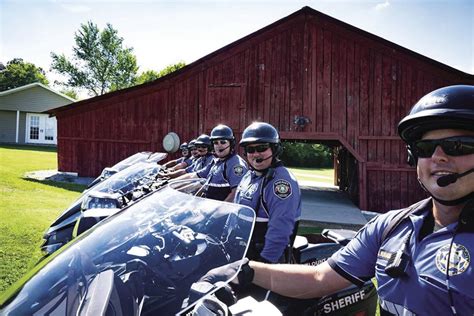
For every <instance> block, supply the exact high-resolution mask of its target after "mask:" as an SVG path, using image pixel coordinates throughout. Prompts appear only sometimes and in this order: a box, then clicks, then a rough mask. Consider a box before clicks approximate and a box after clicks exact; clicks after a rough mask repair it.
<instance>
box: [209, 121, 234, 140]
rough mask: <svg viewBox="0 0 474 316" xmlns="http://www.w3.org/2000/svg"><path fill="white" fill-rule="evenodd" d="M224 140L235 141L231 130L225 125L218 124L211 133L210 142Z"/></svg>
mask: <svg viewBox="0 0 474 316" xmlns="http://www.w3.org/2000/svg"><path fill="white" fill-rule="evenodd" d="M217 139H226V140H230V141H233V140H234V139H235V137H234V132H232V128H230V127H229V126H227V125H224V124H219V125H217V126H216V127H214V128H213V129H212V131H211V140H217Z"/></svg>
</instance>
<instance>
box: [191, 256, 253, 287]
mask: <svg viewBox="0 0 474 316" xmlns="http://www.w3.org/2000/svg"><path fill="white" fill-rule="evenodd" d="M248 261H249V260H248V259H247V258H245V259H242V260H238V261H234V262H232V263H229V264H226V265H223V266H220V267H217V268H214V269H212V270H210V271H209V272H207V273H206V275H204V276H203V277H201V279H199V281H204V282H209V283H212V284H215V283H217V282H227V280H229V279H231V278H234V279H235V281H232V282H233V283H236V284H238V278H235V276H236V275H237V272H239V270H240V266H241V265H242V264H245V263H247V262H248Z"/></svg>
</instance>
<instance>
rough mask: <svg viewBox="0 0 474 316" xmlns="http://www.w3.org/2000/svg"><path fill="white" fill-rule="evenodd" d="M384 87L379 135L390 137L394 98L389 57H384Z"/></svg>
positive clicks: (382, 90) (382, 78)
mask: <svg viewBox="0 0 474 316" xmlns="http://www.w3.org/2000/svg"><path fill="white" fill-rule="evenodd" d="M381 67H382V77H381V80H382V86H381V88H382V89H381V111H380V122H384V123H383V124H381V129H380V133H378V134H377V135H384V136H387V135H390V134H391V130H392V128H393V127H392V126H391V124H390V123H391V121H392V120H391V116H390V102H391V98H392V90H391V88H392V74H391V71H392V64H391V58H389V57H387V56H382V65H381Z"/></svg>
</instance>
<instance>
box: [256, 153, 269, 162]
mask: <svg viewBox="0 0 474 316" xmlns="http://www.w3.org/2000/svg"><path fill="white" fill-rule="evenodd" d="M271 158H273V155H271V156H269V157H267V158H265V159H263V158H257V159H255V162H257V163H261V162H264V161H265V160H268V159H271Z"/></svg>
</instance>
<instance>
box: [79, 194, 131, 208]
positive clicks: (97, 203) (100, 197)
mask: <svg viewBox="0 0 474 316" xmlns="http://www.w3.org/2000/svg"><path fill="white" fill-rule="evenodd" d="M121 207H122V203H121V201H120V195H119V194H108V193H100V192H94V194H90V195H88V196H87V197H86V198H85V199H84V200H83V201H82V205H81V209H82V210H90V209H93V208H121Z"/></svg>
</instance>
